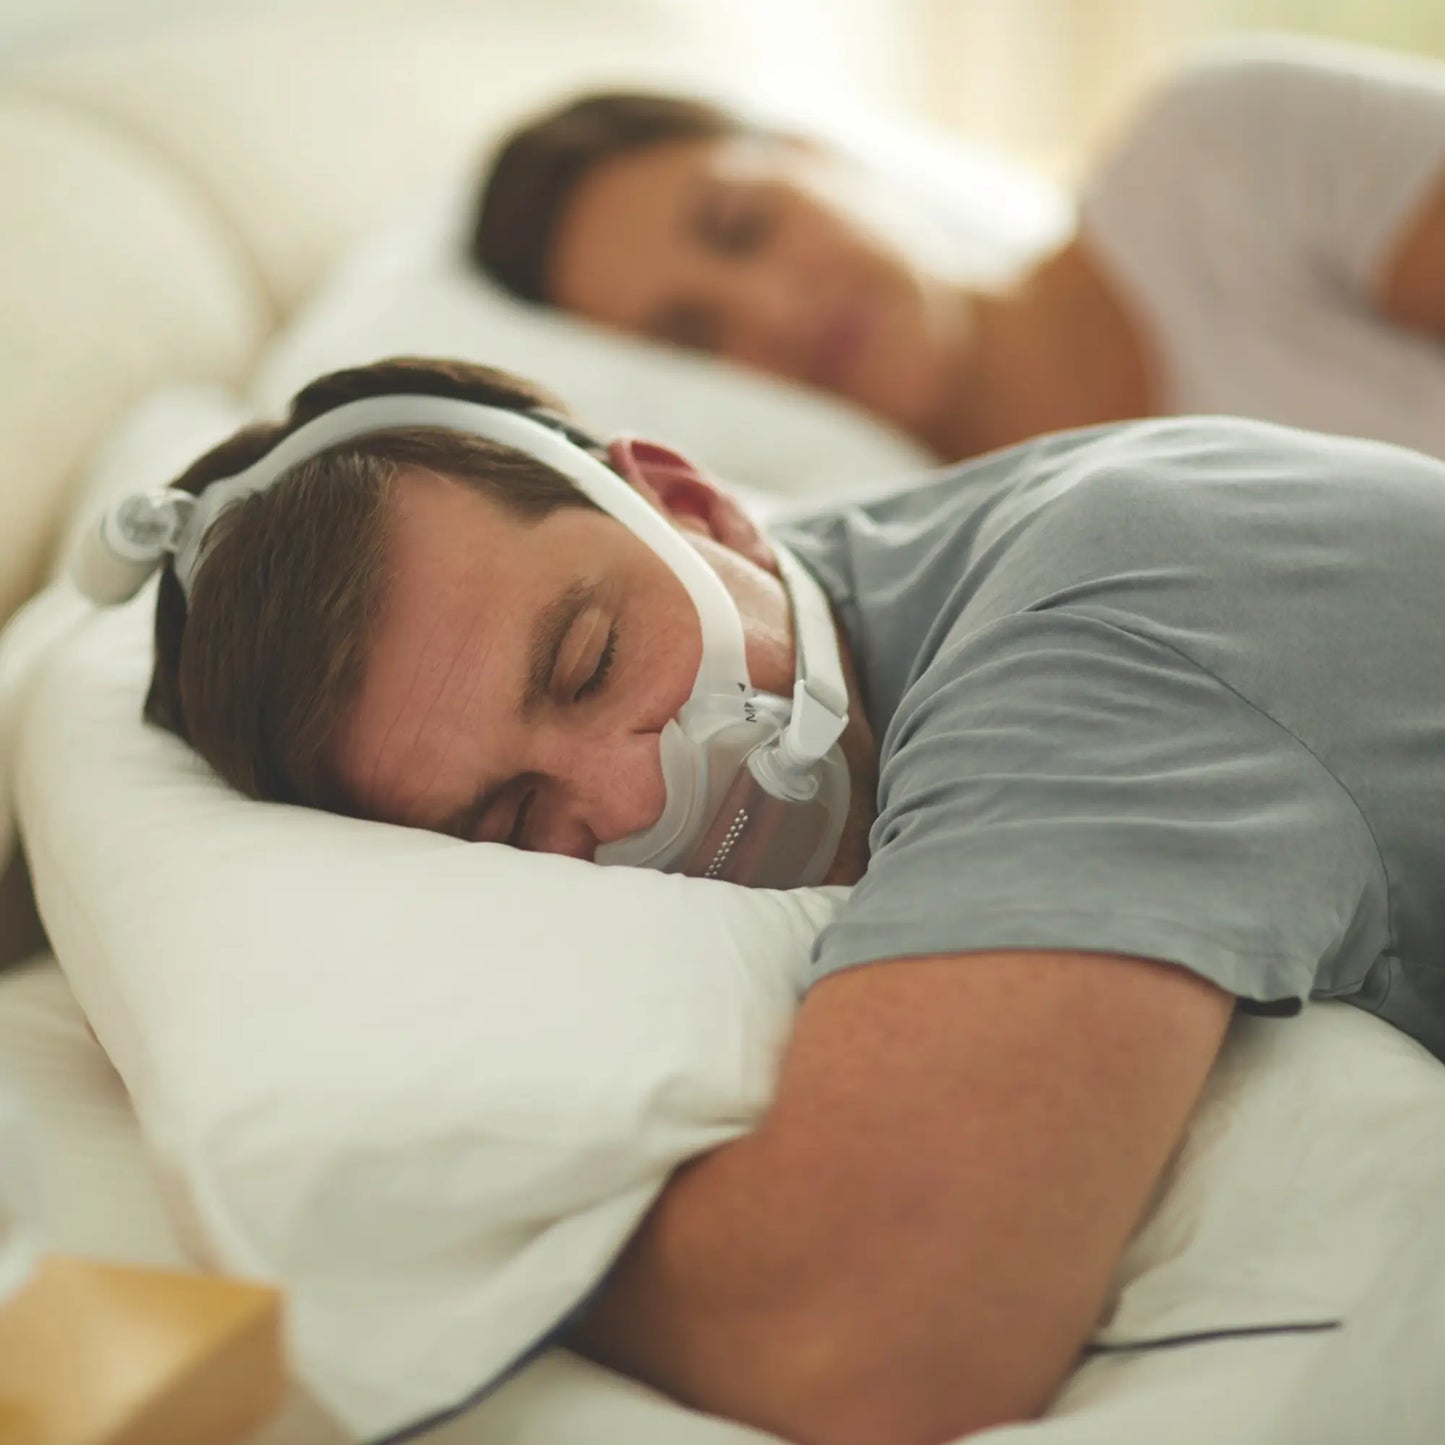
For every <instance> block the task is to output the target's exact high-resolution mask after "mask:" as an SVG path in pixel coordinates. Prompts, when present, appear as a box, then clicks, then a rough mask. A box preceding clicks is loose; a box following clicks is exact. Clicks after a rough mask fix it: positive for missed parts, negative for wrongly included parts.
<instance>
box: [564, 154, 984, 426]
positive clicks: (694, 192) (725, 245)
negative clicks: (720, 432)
mask: <svg viewBox="0 0 1445 1445" xmlns="http://www.w3.org/2000/svg"><path fill="white" fill-rule="evenodd" d="M889 204H890V203H889V202H887V201H885V198H884V197H883V195H882V194H881V188H880V187H879V186H878V185H877V184H876V183H874V182H872V181H870V179H869V178H868V177H867V176H866V175H865V174H864V173H863V172H862V171H861V169H860V168H858V167H856V166H854V165H852V164H850V163H849V162H847V161H846V160H845V159H843V158H842V157H838V156H833V155H830V154H829V153H827V152H826V151H825V150H822V149H820V148H818V147H815V146H813V145H810V144H807V143H805V142H801V141H790V140H772V139H759V138H752V137H727V138H721V139H710V140H687V141H677V142H665V143H662V144H658V145H655V146H651V147H648V148H645V149H643V150H640V151H636V152H633V153H631V154H628V155H624V156H621V157H619V158H616V159H613V160H609V161H606V162H604V163H603V164H602V165H600V166H598V167H597V169H596V170H595V171H594V172H593V173H592V174H591V175H589V176H587V177H586V179H585V180H583V182H582V183H581V184H580V185H579V186H578V189H577V194H576V196H575V197H574V198H573V200H572V202H571V203H570V205H569V206H568V208H567V209H566V211H565V212H564V214H563V217H562V220H561V223H560V225H559V227H558V232H557V238H556V244H555V246H554V249H553V259H552V264H551V269H550V274H549V276H548V290H549V299H550V300H551V301H552V303H553V304H554V305H557V306H560V307H562V308H564V309H566V310H569V311H573V312H576V313H577V314H579V315H581V316H585V317H588V318H590V319H591V320H594V321H598V322H601V323H602V324H604V325H608V326H613V327H617V328H619V329H621V330H623V331H630V332H634V333H637V334H640V335H644V336H649V337H652V338H653V339H655V340H659V341H663V342H668V343H672V344H674V345H679V346H686V347H691V348H694V349H697V350H700V351H705V352H709V353H712V354H715V355H717V356H721V357H724V358H726V359H727V360H729V361H734V362H737V363H739V364H741V365H743V366H750V367H755V368H757V369H758V370H761V371H766V372H771V373H773V374H774V375H777V376H782V377H787V378H788V379H790V380H793V381H798V382H802V383H804V384H805V385H810V386H815V387H819V388H821V389H823V390H825V391H830V392H834V393H836V394H837V395H839V396H842V397H845V398H847V399H849V400H851V401H853V402H856V403H858V404H859V405H860V406H862V407H864V408H865V409H867V410H869V411H871V412H873V413H874V414H876V415H878V416H880V417H882V418H884V419H885V420H888V421H891V422H893V423H894V424H895V425H898V426H901V427H902V428H904V429H905V430H909V431H916V430H918V429H919V428H920V426H922V425H923V424H924V423H925V422H926V421H927V420H928V419H929V418H930V417H932V416H934V415H935V414H936V412H937V408H938V406H939V404H940V402H941V400H942V399H943V398H942V397H941V395H940V393H941V389H942V388H943V387H944V386H945V385H946V363H947V358H948V353H949V348H950V345H951V344H952V342H953V341H954V339H955V328H956V327H957V325H958V321H959V317H958V305H957V296H956V294H955V292H954V289H953V288H952V287H950V286H949V285H948V284H947V283H946V282H945V281H943V279H942V278H940V277H938V276H936V275H932V274H930V273H929V272H928V271H927V270H926V269H925V268H924V267H922V266H921V265H919V264H917V263H916V262H915V260H914V259H913V258H912V257H910V255H909V254H908V252H907V249H906V247H905V246H904V245H903V244H902V243H901V242H900V241H899V240H898V239H897V238H896V237H891V236H890V235H889V225H888V222H889V215H888V207H889ZM893 204H896V201H895V202H894V203H893Z"/></svg>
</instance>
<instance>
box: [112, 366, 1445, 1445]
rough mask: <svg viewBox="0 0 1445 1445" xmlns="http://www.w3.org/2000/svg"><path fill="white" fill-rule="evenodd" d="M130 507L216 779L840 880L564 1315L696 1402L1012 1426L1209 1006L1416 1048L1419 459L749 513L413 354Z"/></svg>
mask: <svg viewBox="0 0 1445 1445" xmlns="http://www.w3.org/2000/svg"><path fill="white" fill-rule="evenodd" d="M193 497H195V498H198V500H192V498H193ZM122 513H124V509H120V511H118V512H117V513H115V514H112V515H113V517H116V518H119V519H120V520H118V521H117V522H116V526H117V528H119V533H117V535H120V534H121V533H124V534H125V535H126V536H131V537H132V538H133V539H140V540H139V541H137V542H136V546H135V548H133V551H132V555H134V556H137V557H139V556H141V555H142V554H143V553H144V552H145V548H144V546H142V545H141V542H145V543H146V545H149V546H151V548H152V554H154V555H159V554H160V553H161V552H162V551H163V552H164V553H165V554H166V567H165V572H164V575H163V577H162V579H161V590H160V595H159V602H158V610H157V619H156V644H157V660H156V666H155V673H154V678H153V681H152V687H151V691H150V695H149V698H148V700H147V713H148V716H149V717H150V718H151V719H152V720H153V721H155V722H157V723H159V724H161V725H162V726H165V727H167V728H170V729H172V730H173V731H175V732H176V733H178V734H180V735H181V736H182V737H183V738H185V739H187V740H188V741H189V742H190V743H191V744H192V746H194V747H195V748H196V749H197V750H198V751H199V752H200V753H201V754H202V755H203V756H204V757H205V758H206V759H207V760H209V762H210V763H211V764H212V765H213V766H214V767H215V768H216V770H217V771H218V772H219V773H220V774H221V775H222V776H223V777H224V778H226V779H227V780H228V781H229V782H230V783H232V784H233V785H235V786H236V787H238V788H240V789H241V790H243V791H244V792H246V793H249V794H251V795H253V796H257V797H262V798H271V799H280V800H286V801H291V802H299V803H303V804H310V805H314V806H318V807H322V808H329V809H334V810H338V811H342V812H346V813H350V814H354V815H357V816H361V817H368V818H377V819H384V820H388V821H391V822H396V823H401V824H407V825H412V826H416V827H419V828H427V829H436V830H441V831H445V832H450V833H454V834H456V835H458V836H460V837H463V838H467V839H474V840H477V841H479V842H491V843H507V844H511V845H513V846H516V847H521V848H527V849H533V850H539V851H546V852H557V853H566V854H571V855H574V856H577V857H579V858H583V859H591V860H593V861H596V862H598V863H599V864H604V865H616V864H628V863H631V864H634V865H639V864H640V865H644V866H659V867H666V868H673V869H682V870H686V871H690V872H696V873H701V874H712V875H714V876H718V877H723V878H732V879H734V880H737V881H755V882H764V883H768V884H773V885H784V884H789V883H799V882H812V881H819V880H824V879H826V880H827V881H831V882H844V883H856V887H855V888H854V889H853V892H852V894H851V896H850V898H849V900H848V902H847V903H846V905H845V906H844V907H843V908H842V910H841V912H840V913H839V914H838V916H837V918H836V921H835V922H834V923H833V924H831V925H830V926H829V927H828V928H827V929H826V930H825V932H824V933H823V934H822V935H821V937H820V938H819V940H818V943H817V946H816V950H815V956H814V960H813V968H812V982H811V986H810V987H809V990H808V992H807V994H806V997H805V998H804V1000H803V1002H802V1005H801V1008H800V1011H799V1014H798V1018H797V1025H796V1030H795V1032H794V1035H793V1037H792V1039H791V1041H790V1044H789V1047H788V1050H787V1053H786V1057H785V1059H784V1061H783V1066H782V1071H781V1076H780V1080H779V1087H778V1092H777V1096H776V1100H775V1102H774V1104H773V1106H772V1107H771V1109H770V1110H769V1112H768V1113H767V1115H766V1116H765V1118H764V1119H763V1120H762V1122H761V1123H760V1125H759V1126H758V1127H757V1129H756V1130H754V1131H753V1132H752V1133H750V1134H748V1135H745V1136H744V1137H742V1138H739V1139H737V1140H736V1141H734V1142H731V1143H728V1144H726V1145H724V1146H723V1147H721V1148H719V1149H717V1150H715V1151H714V1152H712V1153H710V1154H707V1155H705V1156H703V1157H702V1158H700V1159H697V1160H695V1161H693V1162H692V1163H690V1164H689V1165H687V1166H686V1167H684V1168H683V1169H681V1170H679V1171H678V1172H677V1173H676V1174H675V1175H674V1176H673V1177H672V1179H671V1180H670V1182H669V1184H668V1186H667V1188H666V1189H665V1190H664V1191H663V1193H662V1195H661V1196H660V1198H659V1200H658V1201H657V1203H656V1204H655V1205H654V1207H653V1208H652V1210H651V1212H650V1213H649V1215H648V1216H647V1218H646V1219H645V1221H644V1223H643V1225H642V1226H641V1228H640V1229H639V1230H638V1231H637V1233H636V1234H635V1235H634V1237H633V1239H632V1241H631V1242H630V1244H629V1246H628V1248H627V1250H626V1251H625V1253H624V1255H623V1257H622V1258H621V1259H620V1261H619V1262H618V1263H617V1265H616V1267H615V1268H614V1270H613V1271H612V1273H611V1274H610V1276H609V1278H608V1279H607V1281H606V1282H605V1284H604V1285H603V1286H602V1287H601V1288H600V1289H599V1291H598V1293H597V1295H596V1296H595V1297H594V1299H593V1301H592V1304H591V1307H590V1309H588V1310H587V1311H586V1312H585V1314H584V1315H583V1317H582V1318H581V1319H580V1320H579V1321H577V1322H576V1323H574V1325H573V1326H572V1329H571V1333H570V1336H569V1341H570V1343H572V1344H573V1345H574V1346H575V1347H576V1348H578V1349H580V1350H582V1351H583V1352H585V1353H587V1354H589V1355H591V1356H593V1357H594V1358H596V1359H598V1360H600V1361H603V1362H604V1363H606V1364H609V1365H611V1366H613V1367H615V1368H617V1369H620V1370H623V1371H625V1372H628V1373H631V1374H633V1375H635V1376H637V1377H639V1378H641V1379H643V1380H645V1381H648V1382H649V1383H651V1384H652V1385H654V1386H656V1387H658V1388H660V1389H662V1390H664V1391H666V1392H667V1393H668V1394H670V1395H672V1396H673V1397H675V1398H677V1399H679V1400H681V1401H683V1402H686V1403H687V1404H689V1405H692V1406H695V1407H697V1408H699V1409H703V1410H708V1411H712V1412H715V1413H717V1414H720V1415H724V1416H728V1417H732V1418H734V1419H736V1420H739V1421H742V1422H745V1423H747V1424H751V1425H753V1426H756V1427H759V1428H761V1429H764V1430H769V1431H772V1432H774V1433H776V1434H777V1435H779V1436H781V1437H783V1438H784V1439H787V1440H791V1441H798V1442H803V1445H939V1442H943V1441H948V1440H953V1439H956V1438H958V1437H960V1436H963V1435H966V1434H968V1433H970V1432H972V1431H976V1430H979V1429H982V1428H984V1427H986V1426H989V1425H992V1424H996V1423H998V1422H1002V1421H1011V1420H1023V1419H1026V1418H1029V1417H1031V1416H1034V1415H1036V1414H1037V1413H1038V1412H1039V1411H1041V1410H1042V1409H1043V1408H1044V1407H1045V1406H1046V1405H1047V1404H1048V1402H1049V1400H1050V1398H1051V1397H1052V1395H1053V1394H1054V1392H1055V1391H1056V1390H1057V1388H1058V1386H1059V1385H1060V1383H1061V1381H1062V1380H1063V1379H1064V1378H1065V1376H1066V1375H1067V1373H1068V1372H1069V1370H1070V1369H1071V1367H1072V1366H1073V1364H1074V1363H1075V1361H1076V1358H1077V1356H1078V1353H1079V1351H1080V1348H1081V1346H1082V1345H1083V1344H1084V1342H1085V1341H1086V1339H1087V1338H1088V1336H1089V1335H1090V1332H1091V1329H1092V1327H1093V1325H1094V1322H1095V1320H1096V1319H1097V1317H1098V1315H1099V1313H1100V1311H1101V1308H1102V1307H1103V1306H1104V1304H1105V1301H1106V1296H1107V1292H1108V1288H1109V1283H1110V1279H1111V1276H1112V1274H1113V1272H1114V1269H1115V1266H1116V1264H1117V1263H1118V1260H1119V1258H1120V1255H1121V1253H1122V1251H1123V1249H1124V1247H1125V1244H1126V1241H1127V1240H1128V1238H1129V1235H1130V1233H1131V1231H1132V1230H1133V1229H1134V1227H1135V1225H1136V1223H1137V1222H1138V1221H1139V1219H1140V1217H1141V1215H1142V1214H1143V1212H1144V1210H1145V1208H1146V1205H1147V1203H1148V1201H1149V1199H1150V1195H1151V1191H1152V1190H1153V1189H1154V1187H1155V1185H1156V1183H1157V1181H1158V1180H1159V1178H1160V1175H1161V1172H1162V1170H1163V1169H1164V1166H1165V1164H1166V1162H1167V1161H1168V1159H1169V1157H1170V1155H1171V1153H1172V1151H1173V1150H1174V1148H1175V1146H1176V1145H1177V1143H1178V1142H1179V1140H1180V1138H1181V1134H1182V1132H1183V1130H1184V1129H1185V1126H1186V1123H1187V1121H1188V1119H1189V1116H1190V1113H1191V1110H1192V1108H1193V1107H1194V1104H1195V1101H1196V1099H1197V1098H1198V1096H1199V1093H1200V1089H1201V1086H1202V1084H1203V1083H1204V1080H1205V1078H1206V1076H1207V1074H1208V1072H1209V1070H1210V1068H1211V1065H1212V1063H1213V1061H1214V1059H1215V1056H1216V1053H1217V1051H1218V1049H1219V1047H1220V1043H1221V1040H1222V1037H1223V1035H1224V1033H1225V1030H1226V1028H1227V1025H1228V1023H1229V1020H1230V1017H1231V1014H1232V1013H1233V1011H1234V1010H1235V1009H1236V1008H1241V1009H1246V1010H1251V1011H1261V1012H1268V1013H1277V1014H1282V1015H1283V1014H1291V1013H1295V1012H1297V1011H1298V1010H1299V1009H1300V1007H1301V1006H1302V1004H1303V1002H1304V1001H1305V1000H1308V999H1310V998H1319V997H1329V998H1344V999H1347V1000H1348V1001H1350V1002H1352V1003H1354V1004H1356V1005H1358V1006H1360V1007H1362V1008H1365V1009H1367V1010H1370V1011H1371V1012H1374V1013H1377V1014H1379V1015H1381V1016H1382V1017H1383V1018H1385V1019H1387V1020H1388V1021H1389V1022H1390V1023H1392V1024H1394V1025H1395V1026H1397V1027H1399V1028H1401V1029H1403V1030H1405V1031H1407V1032H1408V1033H1410V1034H1412V1035H1414V1036H1415V1037H1416V1038H1417V1039H1419V1040H1421V1041H1423V1042H1424V1043H1425V1044H1426V1045H1427V1046H1428V1047H1430V1048H1431V1049H1432V1050H1433V1051H1434V1052H1435V1053H1436V1054H1438V1055H1445V973H1442V963H1441V960H1442V959H1445V829H1442V828H1441V826H1440V823H1439V819H1440V814H1441V797H1442V793H1445V676H1442V665H1441V650H1440V641H1439V619H1440V618H1441V617H1442V616H1445V569H1442V567H1441V560H1440V559H1441V558H1442V557H1445V463H1441V462H1439V461H1435V460H1431V459H1428V458H1426V457H1424V456H1421V455H1417V454H1415V453H1412V452H1408V451H1405V450H1401V449H1397V448H1393V447H1389V446H1386V445H1382V444H1379V443H1373V442H1356V441H1349V440H1343V439H1340V438H1326V437H1322V436H1316V435H1313V434H1309V433H1304V432H1297V431H1290V430H1285V429H1281V428H1278V427H1273V426H1270V425H1267V424H1264V423H1257V422H1247V421H1238V420H1229V419H1224V418H1202V419H1201V418H1173V419H1160V420H1153V421H1146V422H1139V423H1132V424H1125V425H1121V426H1113V427H1105V428H1098V429H1093V430H1088V431H1083V432H1073V433H1066V434H1061V435H1054V436H1048V437H1044V438H1041V439H1039V440H1036V441H1033V442H1029V443H1026V444H1024V445H1022V446H1020V447H1017V448H1014V449H1011V450H1008V451H1003V452H997V453H993V454H991V455H989V456H986V457H984V458H982V459H980V460H977V461H975V462H972V463H970V464H967V465H965V466H962V467H958V468H956V469H954V470H952V471H948V472H943V473H939V474H937V475H936V476H933V477H930V478H927V479H925V480H924V481H923V482H922V483H921V484H919V485H917V486H915V487H913V488H912V489H909V490H904V491H894V492H892V493H890V494H886V495H881V496H879V497H877V498H876V499H872V500H868V501H866V502H858V503H853V504H845V505H830V506H828V507H826V508H824V509H821V510H818V511H816V512H813V513H811V514H808V515H805V516H801V517H798V518H795V519H793V520H792V521H790V522H789V523H788V524H786V525H784V526H780V527H778V528H776V529H774V531H773V532H772V533H771V534H765V533H764V532H763V531H761V530H760V529H759V527H758V526H757V525H755V523H754V522H753V521H752V520H751V518H750V517H749V515H748V513H747V512H745V511H744V510H743V509H742V508H741V506H740V505H739V504H738V503H737V502H736V501H735V500H734V499H733V498H731V497H730V496H729V494H728V493H727V492H726V491H725V490H724V489H723V488H721V487H720V486H718V485H717V484H715V483H714V482H712V481H710V480H708V479H707V478H706V477H705V476H703V475H702V474H701V473H699V472H698V471H697V470H696V469H695V468H694V467H692V466H690V465H689V464H688V463H687V461H686V460H685V459H684V458H681V457H679V456H677V455H675V454H674V453H672V452H670V451H668V450H666V449H665V448H662V447H660V446H655V445H651V444H647V443H642V442H637V441H632V440H628V439H620V440H615V441H613V442H611V443H610V444H604V443H603V442H601V441H597V440H594V439H593V438H591V437H589V436H588V435H587V434H586V433H585V432H583V431H581V430H580V429H579V428H578V427H577V426H576V425H575V424H573V423H572V422H570V421H569V420H567V419H566V418H565V416H564V414H563V412H562V409H561V408H560V406H559V404H558V403H557V402H555V401H554V400H553V399H551V398H550V397H548V396H546V395H545V394H544V393H542V392H540V391H539V390H537V389H536V388H534V387H532V386H530V385H528V384H526V383H523V382H521V381H518V380H517V379H515V378H513V377H510V376H507V375H505V374H503V373H500V372H492V371H486V370H483V369H480V368H476V367H470V366H464V365H460V364H449V363H437V362H418V361H392V362H384V363H378V364H376V365H374V366H370V367H365V368H360V369H357V370H353V371H349V372H343V373H337V374H335V375H332V376H330V377H326V378H323V379H322V380H320V381H318V382H316V383H314V384H312V385H311V386H309V387H307V388H306V389H305V390H304V391H303V392H302V393H301V394H300V395H299V396H298V397H297V398H296V400H295V402H294V403H293V406H292V409H291V412H290V415H289V416H288V418H287V419H286V421H285V422H284V423H281V424H279V425H275V426H262V427H254V428H250V429H248V430H246V431H244V432H242V433H240V434H238V435H237V436H236V437H233V438H232V439H231V440H230V441H228V442H226V443H225V444H223V445H222V446H221V447H219V448H217V449H216V450H214V451H213V452H211V453H209V454H208V455H207V456H205V457H203V458H202V459H201V460H200V461H198V462H197V463H196V464H195V465H194V466H193V467H192V468H191V469H190V470H189V471H188V472H187V473H186V474H185V475H184V476H183V477H182V478H181V479H180V480H179V482H178V483H177V490H175V491H172V492H167V493H161V494H158V496H157V497H156V498H154V499H152V500H151V501H149V502H136V503H135V504H134V506H133V507H132V509H131V511H130V512H129V513H128V514H127V515H125V516H122ZM127 529H129V530H127ZM147 539H148V541H147ZM122 540H123V539H122ZM116 545H117V547H121V546H122V543H121V542H117V543H116ZM152 554H146V555H152ZM819 584H821V591H820V588H819ZM639 922H640V926H645V920H640V921H639ZM1280 1026H1281V1027H1288V1026H1289V1025H1288V1024H1281V1025H1280Z"/></svg>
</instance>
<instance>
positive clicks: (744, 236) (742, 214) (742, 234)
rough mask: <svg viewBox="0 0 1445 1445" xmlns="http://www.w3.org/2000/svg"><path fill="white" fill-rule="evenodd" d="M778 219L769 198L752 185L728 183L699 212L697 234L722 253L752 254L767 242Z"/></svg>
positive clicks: (711, 247)
mask: <svg viewBox="0 0 1445 1445" xmlns="http://www.w3.org/2000/svg"><path fill="white" fill-rule="evenodd" d="M774 220H775V210H774V207H773V206H772V205H771V204H769V202H768V201H767V200H766V198H764V197H763V196H761V195H759V194H758V193H757V192H756V191H755V190H753V189H752V188H750V187H743V186H728V187H726V188H725V189H722V190H718V191H714V192H712V193H711V194H710V195H709V197H708V199H707V202H706V204H705V205H704V206H703V208H702V210H701V211H700V212H699V213H698V218H697V233H698V236H699V238H700V239H701V240H702V241H703V243H704V244H705V245H707V246H708V247H709V248H710V249H711V250H713V251H716V252H717V253H718V254H719V255H723V256H730V257H734V258H736V257H742V256H750V255H752V254H753V253H754V252H755V251H757V250H759V249H761V247H762V246H763V245H764V244H765V243H766V242H767V239H768V237H769V236H770V235H771V234H772V231H773V225H774Z"/></svg>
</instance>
